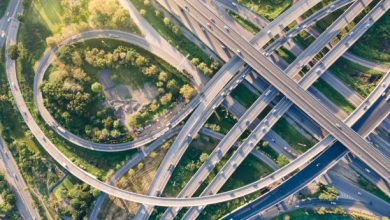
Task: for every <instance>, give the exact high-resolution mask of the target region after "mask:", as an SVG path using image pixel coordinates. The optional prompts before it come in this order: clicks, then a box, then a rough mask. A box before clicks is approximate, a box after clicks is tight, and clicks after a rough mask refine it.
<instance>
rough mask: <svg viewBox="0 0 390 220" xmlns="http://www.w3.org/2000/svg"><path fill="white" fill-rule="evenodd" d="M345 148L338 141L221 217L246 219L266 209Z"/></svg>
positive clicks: (317, 171)
mask: <svg viewBox="0 0 390 220" xmlns="http://www.w3.org/2000/svg"><path fill="white" fill-rule="evenodd" d="M347 152H348V151H347V149H346V148H345V147H344V146H342V145H341V144H340V143H339V142H337V144H335V145H333V146H332V147H330V148H329V149H328V150H327V151H325V152H324V153H322V154H321V155H320V156H319V157H317V158H316V159H315V160H314V161H313V162H312V163H310V164H309V165H308V166H306V167H305V168H304V169H302V170H301V171H299V172H298V173H296V174H295V175H294V176H293V177H291V178H289V179H288V180H286V181H284V182H283V183H282V184H281V185H279V186H278V187H277V188H275V189H274V190H272V191H271V192H270V193H267V194H265V195H263V196H261V197H260V198H259V199H256V200H255V201H253V202H251V203H249V204H248V205H246V207H245V208H243V209H242V210H240V211H238V212H234V213H232V214H230V215H227V216H225V217H224V218H223V219H225V220H230V219H248V218H250V217H252V216H254V215H256V214H257V213H259V212H261V211H263V210H266V209H267V208H269V207H270V206H272V205H274V204H276V203H278V202H279V201H280V198H285V197H287V196H289V195H291V194H292V193H294V192H296V191H298V190H299V189H301V188H302V187H303V186H306V185H307V184H308V183H309V182H311V181H312V180H313V179H314V178H315V177H317V176H318V175H320V174H321V173H323V172H324V170H326V168H327V167H328V164H330V163H335V162H337V161H338V159H339V158H340V157H342V156H344V155H345V154H346V153H347Z"/></svg>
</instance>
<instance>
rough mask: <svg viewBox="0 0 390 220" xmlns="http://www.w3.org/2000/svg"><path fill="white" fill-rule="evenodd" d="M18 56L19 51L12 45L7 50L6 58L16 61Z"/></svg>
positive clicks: (17, 47)
mask: <svg viewBox="0 0 390 220" xmlns="http://www.w3.org/2000/svg"><path fill="white" fill-rule="evenodd" d="M19 55H20V50H19V46H18V45H16V44H14V45H11V46H10V47H9V48H8V56H9V57H10V58H11V59H12V60H17V59H18V58H19Z"/></svg>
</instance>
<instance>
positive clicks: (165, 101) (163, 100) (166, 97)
mask: <svg viewBox="0 0 390 220" xmlns="http://www.w3.org/2000/svg"><path fill="white" fill-rule="evenodd" d="M171 100H172V93H166V94H165V95H163V96H162V97H161V98H160V102H161V104H162V105H167V104H169V103H170V102H171Z"/></svg>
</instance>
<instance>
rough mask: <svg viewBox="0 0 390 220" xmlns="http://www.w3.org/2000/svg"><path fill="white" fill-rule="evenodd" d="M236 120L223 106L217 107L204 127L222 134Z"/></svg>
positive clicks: (226, 131) (225, 132)
mask: <svg viewBox="0 0 390 220" xmlns="http://www.w3.org/2000/svg"><path fill="white" fill-rule="evenodd" d="M236 122H237V120H236V119H235V117H234V116H233V115H232V114H230V113H229V111H227V110H226V109H225V108H222V107H218V108H217V109H216V110H215V111H214V113H213V114H212V115H211V117H210V118H209V120H208V121H207V123H206V124H205V127H206V128H210V129H211V130H213V131H216V132H220V133H222V134H227V133H228V132H229V130H230V129H231V128H232V127H233V126H234V124H235V123H236Z"/></svg>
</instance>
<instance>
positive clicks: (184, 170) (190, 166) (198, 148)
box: [164, 135, 217, 196]
mask: <svg viewBox="0 0 390 220" xmlns="http://www.w3.org/2000/svg"><path fill="white" fill-rule="evenodd" d="M216 145H217V142H216V141H215V140H214V139H212V138H209V137H206V136H203V135H200V136H198V137H196V138H195V140H194V141H193V142H192V143H191V144H190V146H189V147H188V149H187V151H186V152H185V153H184V155H183V157H182V158H181V160H180V162H179V163H178V165H177V166H176V168H175V170H174V171H173V174H172V177H171V178H170V180H169V182H168V184H167V186H166V188H165V189H164V195H166V196H176V195H177V194H178V193H179V192H180V190H181V189H183V188H184V186H185V185H186V184H187V182H188V181H189V180H190V178H191V177H192V175H193V174H195V172H196V171H197V170H198V169H199V167H200V166H201V165H202V162H201V159H202V158H203V157H204V156H203V155H202V154H204V153H206V154H210V153H211V151H212V150H213V148H214V147H215V146H216ZM203 159H204V158H203Z"/></svg>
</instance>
